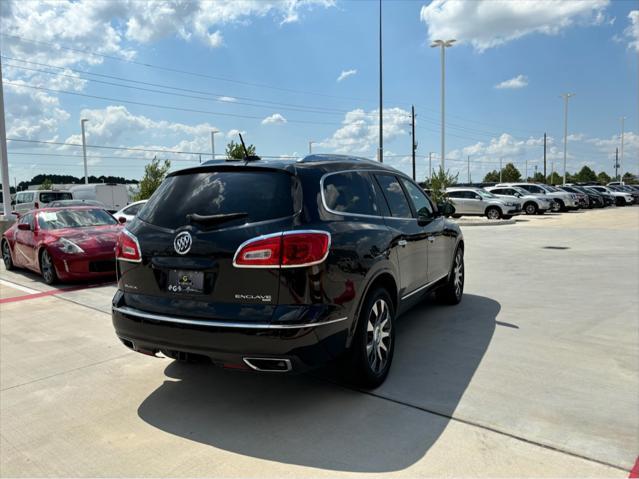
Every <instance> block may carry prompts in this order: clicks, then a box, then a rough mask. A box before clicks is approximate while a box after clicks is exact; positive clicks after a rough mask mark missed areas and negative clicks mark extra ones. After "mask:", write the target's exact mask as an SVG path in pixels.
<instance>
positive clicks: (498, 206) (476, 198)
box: [446, 186, 521, 220]
mask: <svg viewBox="0 0 639 479" xmlns="http://www.w3.org/2000/svg"><path fill="white" fill-rule="evenodd" d="M446 196H447V197H448V199H449V200H450V201H451V202H452V203H453V206H454V207H455V213H454V214H453V218H459V217H460V216H486V218H488V219H489V220H498V219H500V218H503V219H505V220H508V219H510V218H512V217H513V215H519V214H521V201H520V200H519V198H508V199H505V198H498V197H497V196H495V195H493V194H492V193H489V192H488V191H485V190H482V189H481V188H470V187H468V188H467V187H459V186H451V187H450V188H446Z"/></svg>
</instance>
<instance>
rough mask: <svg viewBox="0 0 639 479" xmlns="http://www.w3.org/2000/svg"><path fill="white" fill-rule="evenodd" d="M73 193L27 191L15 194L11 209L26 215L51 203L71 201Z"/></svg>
mask: <svg viewBox="0 0 639 479" xmlns="http://www.w3.org/2000/svg"><path fill="white" fill-rule="evenodd" d="M72 199H74V196H73V193H71V192H70V191H61V190H28V191H18V192H17V193H16V199H15V202H14V203H15V204H14V206H13V209H14V210H15V211H16V212H17V213H20V214H22V213H26V212H27V211H31V210H33V209H37V208H46V206H47V204H49V203H51V202H52V201H59V200H72Z"/></svg>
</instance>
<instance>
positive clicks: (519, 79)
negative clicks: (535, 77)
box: [495, 75, 528, 90]
mask: <svg viewBox="0 0 639 479" xmlns="http://www.w3.org/2000/svg"><path fill="white" fill-rule="evenodd" d="M526 86H528V77H527V76H526V75H517V76H516V77H514V78H511V79H510V80H504V81H503V82H501V83H498V84H497V85H495V88H497V89H498V90H503V89H511V90H514V89H518V88H524V87H526Z"/></svg>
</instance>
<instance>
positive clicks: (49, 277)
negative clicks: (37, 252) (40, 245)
mask: <svg viewBox="0 0 639 479" xmlns="http://www.w3.org/2000/svg"><path fill="white" fill-rule="evenodd" d="M40 268H41V269H42V277H43V278H44V281H45V282H47V283H50V282H52V281H53V278H54V276H53V275H54V274H55V273H54V270H53V263H52V261H51V256H49V253H48V252H47V251H44V252H43V253H42V260H41V262H40Z"/></svg>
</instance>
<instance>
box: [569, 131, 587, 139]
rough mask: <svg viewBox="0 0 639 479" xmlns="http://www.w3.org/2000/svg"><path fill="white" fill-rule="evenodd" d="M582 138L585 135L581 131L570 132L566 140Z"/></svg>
mask: <svg viewBox="0 0 639 479" xmlns="http://www.w3.org/2000/svg"><path fill="white" fill-rule="evenodd" d="M584 138H586V135H584V134H583V133H571V134H570V135H568V141H582V140H583V139H584Z"/></svg>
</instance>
